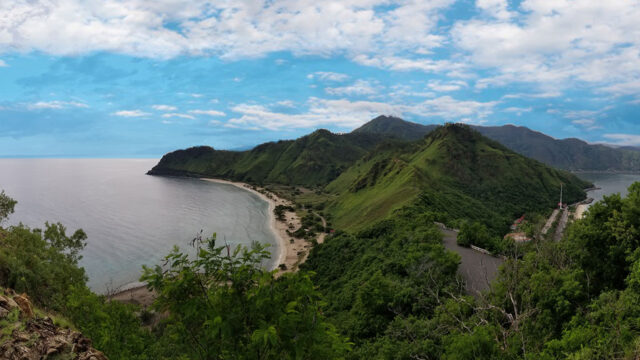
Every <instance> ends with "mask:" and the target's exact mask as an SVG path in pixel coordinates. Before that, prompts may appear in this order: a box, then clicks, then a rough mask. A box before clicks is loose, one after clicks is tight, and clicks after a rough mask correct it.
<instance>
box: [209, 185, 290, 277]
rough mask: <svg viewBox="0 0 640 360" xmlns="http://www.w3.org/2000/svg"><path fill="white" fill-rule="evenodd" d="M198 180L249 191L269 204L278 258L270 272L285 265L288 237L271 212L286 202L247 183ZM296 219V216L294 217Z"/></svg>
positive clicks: (270, 220)
mask: <svg viewBox="0 0 640 360" xmlns="http://www.w3.org/2000/svg"><path fill="white" fill-rule="evenodd" d="M200 180H204V181H209V182H214V183H218V184H227V185H232V186H235V187H237V188H240V189H243V190H246V191H249V192H251V193H253V194H255V195H257V196H259V197H260V198H261V199H262V200H264V201H266V202H267V203H268V204H269V210H268V211H269V214H268V215H267V216H268V217H269V228H270V229H271V232H272V233H273V235H274V236H275V237H276V241H278V245H279V246H278V250H279V253H278V257H277V261H276V263H275V264H274V266H273V269H271V270H275V269H278V268H279V266H280V264H285V265H286V263H285V261H286V257H287V252H288V251H287V247H288V246H289V243H288V242H287V241H286V239H287V238H288V237H289V236H288V235H287V233H286V228H285V229H284V230H283V229H281V226H279V225H280V223H279V222H278V219H276V216H275V214H274V213H273V211H274V210H275V208H276V206H277V205H280V204H278V202H280V203H281V204H287V203H288V202H287V201H285V200H283V199H281V198H279V197H277V196H275V195H273V194H272V197H275V199H273V198H271V197H268V196H267V195H265V194H263V193H261V192H259V191H256V190H254V189H253V188H252V187H251V185H249V184H247V183H243V182H236V181H229V180H222V179H211V178H200ZM296 217H297V216H296Z"/></svg>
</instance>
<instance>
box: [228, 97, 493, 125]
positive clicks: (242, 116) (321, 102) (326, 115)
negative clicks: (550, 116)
mask: <svg viewBox="0 0 640 360" xmlns="http://www.w3.org/2000/svg"><path fill="white" fill-rule="evenodd" d="M497 104H498V102H478V101H472V100H457V99H454V98H452V97H450V96H442V97H439V98H435V99H428V100H425V101H422V102H419V103H415V104H393V103H385V102H376V101H351V100H348V99H337V100H333V99H320V98H316V97H312V98H310V99H309V100H308V101H307V106H308V109H307V111H306V112H304V113H299V114H288V113H281V112H276V111H273V110H271V109H270V108H268V107H266V106H264V105H255V104H239V105H236V106H234V107H233V108H232V109H231V110H232V111H233V112H235V113H237V114H239V116H237V117H234V118H232V119H230V120H229V121H228V122H227V123H226V125H225V126H227V127H235V128H244V129H254V130H255V129H260V128H264V129H269V130H280V129H291V128H317V127H322V126H335V127H339V128H345V129H353V128H356V127H358V126H360V125H362V124H363V123H365V122H367V121H369V120H371V119H372V118H374V117H376V116H378V115H381V114H384V115H394V116H403V115H406V114H412V115H417V116H421V117H437V118H442V119H445V120H447V121H463V120H464V121H467V122H474V123H481V122H483V121H485V119H486V117H487V116H489V115H490V114H492V113H493V108H494V107H495V106H496V105H497Z"/></svg>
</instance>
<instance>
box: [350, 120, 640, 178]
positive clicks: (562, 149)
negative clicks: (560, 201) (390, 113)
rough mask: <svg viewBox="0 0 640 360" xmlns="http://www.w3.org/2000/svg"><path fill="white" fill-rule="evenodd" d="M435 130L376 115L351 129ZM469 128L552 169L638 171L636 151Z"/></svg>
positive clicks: (514, 130)
mask: <svg viewBox="0 0 640 360" xmlns="http://www.w3.org/2000/svg"><path fill="white" fill-rule="evenodd" d="M435 128H436V126H434V125H421V124H416V123H412V122H408V121H404V120H402V119H399V118H394V117H387V116H379V117H377V118H375V119H373V120H371V121H370V122H368V123H366V124H365V125H363V126H361V127H360V128H358V129H356V130H354V133H355V132H357V133H370V134H379V135H388V136H394V137H396V138H399V139H405V140H418V139H421V138H423V137H424V136H425V135H427V134H429V133H430V132H432V131H433V130H434V129H435ZM473 128H474V129H475V130H477V131H478V132H480V133H481V134H482V135H484V136H486V137H488V138H490V139H492V140H495V141H497V142H499V143H501V144H503V145H504V146H506V147H508V148H509V149H511V150H513V151H515V152H517V153H519V154H522V155H524V156H527V157H530V158H532V159H536V160H538V161H540V162H543V163H545V164H548V165H550V166H553V167H556V168H560V169H565V170H578V171H638V170H640V152H637V151H633V150H627V149H614V148H611V147H608V146H605V145H593V144H588V143H586V142H584V141H582V140H578V139H573V138H572V139H562V140H557V139H554V138H552V137H550V136H548V135H545V134H542V133H539V132H536V131H533V130H530V129H527V128H526V127H521V126H513V125H505V126H473Z"/></svg>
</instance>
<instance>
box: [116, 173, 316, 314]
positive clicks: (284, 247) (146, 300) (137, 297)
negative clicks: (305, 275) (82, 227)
mask: <svg viewBox="0 0 640 360" xmlns="http://www.w3.org/2000/svg"><path fill="white" fill-rule="evenodd" d="M199 179H200V180H203V181H209V182H214V183H219V184H227V185H232V186H235V187H237V188H240V189H243V190H245V191H249V192H251V193H253V194H255V195H257V196H258V197H260V198H261V199H262V200H264V201H266V202H267V203H268V204H269V206H268V212H269V214H268V215H267V216H268V217H269V228H270V230H271V232H272V233H273V235H274V236H275V238H276V241H277V245H278V254H277V257H274V258H275V259H276V261H275V263H274V265H273V268H271V269H269V270H278V273H277V274H276V276H279V275H280V274H282V273H285V272H291V271H296V270H297V266H298V265H299V263H301V262H303V261H304V259H305V258H306V255H308V250H309V245H308V244H307V243H306V241H305V240H302V239H296V238H294V237H292V236H290V235H289V234H288V233H287V230H289V225H288V224H290V225H291V226H293V228H299V227H300V226H301V219H300V217H299V216H298V215H297V214H296V213H295V212H290V211H287V212H286V214H285V215H286V221H284V222H283V221H278V219H276V216H275V214H274V209H275V207H276V206H277V205H289V206H293V204H292V203H291V202H289V201H287V200H285V199H282V198H280V197H278V196H276V195H275V194H273V193H269V195H267V194H264V193H261V192H260V191H257V190H255V189H253V187H252V186H251V185H249V184H246V183H243V182H236V181H229V180H222V179H212V178H199ZM305 250H307V251H305ZM301 251H304V255H303V256H302V257H300V254H301ZM272 255H273V254H272ZM281 264H284V265H285V266H286V269H284V270H283V269H281V268H280V265H281ZM127 285H133V286H130V287H127ZM127 285H125V286H123V287H122V288H121V289H122V290H117V291H115V292H114V293H113V294H109V295H107V298H108V299H109V300H116V301H120V302H124V303H132V304H138V305H142V306H144V307H147V306H150V305H151V304H152V303H153V300H154V298H155V293H153V292H152V291H149V290H148V289H147V286H146V284H140V283H137V284H134V283H132V284H127Z"/></svg>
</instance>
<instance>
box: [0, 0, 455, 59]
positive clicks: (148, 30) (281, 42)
mask: <svg viewBox="0 0 640 360" xmlns="http://www.w3.org/2000/svg"><path fill="white" fill-rule="evenodd" d="M453 2H454V1H453V0H429V1H419V0H406V1H402V2H398V3H396V4H391V3H390V2H389V1H388V0H344V1H339V2H317V1H314V0H297V1H290V0H274V1H267V0H256V1H247V2H244V1H217V2H212V1H209V0H189V1H187V0H166V1H153V2H149V1H147V0H130V1H121V0H102V1H84V0H64V1H45V0H36V1H17V2H16V1H4V2H0V14H3V15H4V16H3V17H2V18H0V49H1V50H0V51H1V52H11V51H17V52H30V51H41V52H45V53H49V54H55V55H77V54H87V53H93V52H99V51H108V52H117V53H124V54H129V55H133V56H143V57H154V58H170V57H176V56H180V55H185V54H186V55H197V56H200V55H203V56H210V55H213V56H220V57H223V58H227V59H233V58H240V57H256V56H263V55H265V54H268V53H273V52H280V51H290V52H293V53H294V54H296V55H307V54H313V55H320V56H327V55H333V54H353V53H367V52H370V51H371V50H374V51H371V52H377V51H376V50H379V49H387V50H389V51H405V50H409V51H412V52H415V53H422V54H425V53H429V51H430V50H431V49H432V48H433V47H437V46H440V45H442V44H443V42H445V41H446V35H443V34H439V33H438V31H437V30H438V29H437V27H438V21H439V20H440V17H439V16H440V11H441V10H443V9H445V8H447V7H448V6H450V5H451V4H452V3H453ZM389 5H391V6H389ZM167 24H171V26H167Z"/></svg>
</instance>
